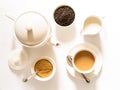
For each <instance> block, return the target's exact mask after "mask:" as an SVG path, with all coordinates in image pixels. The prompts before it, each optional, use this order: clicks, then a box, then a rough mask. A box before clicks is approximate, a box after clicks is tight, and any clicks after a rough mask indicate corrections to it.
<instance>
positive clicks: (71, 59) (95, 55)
mask: <svg viewBox="0 0 120 90" xmlns="http://www.w3.org/2000/svg"><path fill="white" fill-rule="evenodd" d="M81 51H86V52H89V53H90V54H91V56H92V57H93V58H94V63H93V65H92V67H91V68H90V69H88V70H80V69H79V68H78V67H77V66H76V65H75V63H74V62H75V57H76V55H77V54H78V53H79V52H81ZM98 52H99V51H98V49H97V48H96V47H94V46H93V45H91V44H88V43H83V44H81V46H80V47H78V48H75V49H74V50H73V52H72V53H71V54H70V55H68V56H67V57H68V62H69V63H70V65H71V66H72V67H73V68H74V69H75V71H77V72H78V73H80V74H81V73H82V74H89V73H92V72H93V71H94V70H95V69H96V67H97V65H98V64H99V57H98ZM82 57H83V56H82Z"/></svg>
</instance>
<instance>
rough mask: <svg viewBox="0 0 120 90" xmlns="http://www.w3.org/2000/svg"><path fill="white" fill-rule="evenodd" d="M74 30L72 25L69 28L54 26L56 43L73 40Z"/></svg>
mask: <svg viewBox="0 0 120 90" xmlns="http://www.w3.org/2000/svg"><path fill="white" fill-rule="evenodd" d="M75 36H76V28H75V25H74V23H72V24H71V25H70V26H59V25H56V38H57V39H58V41H60V42H63V43H67V42H70V41H72V40H74V39H75Z"/></svg>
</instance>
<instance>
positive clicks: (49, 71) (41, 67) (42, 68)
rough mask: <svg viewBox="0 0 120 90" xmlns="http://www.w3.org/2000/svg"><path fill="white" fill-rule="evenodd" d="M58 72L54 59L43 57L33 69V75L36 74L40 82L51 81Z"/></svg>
mask: <svg viewBox="0 0 120 90" xmlns="http://www.w3.org/2000/svg"><path fill="white" fill-rule="evenodd" d="M55 70H56V65H55V62H54V61H53V59H51V58H49V57H42V58H40V59H39V60H37V61H36V62H35V63H34V64H33V67H32V73H36V76H35V78H36V79H37V80H40V81H47V80H49V79H51V78H52V77H53V76H54V74H55Z"/></svg>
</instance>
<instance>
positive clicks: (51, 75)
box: [31, 56, 56, 81]
mask: <svg viewBox="0 0 120 90" xmlns="http://www.w3.org/2000/svg"><path fill="white" fill-rule="evenodd" d="M43 59H45V60H48V61H49V62H50V63H51V65H52V72H51V74H50V75H49V76H48V77H40V76H39V75H37V73H36V71H35V64H36V63H37V62H38V61H40V60H43ZM55 71H56V64H55V61H54V60H53V59H52V58H50V57H48V56H42V57H40V58H39V59H37V60H36V61H35V62H34V63H33V65H32V68H31V73H32V74H34V73H36V75H35V77H34V78H35V79H37V80H39V81H48V80H50V79H51V78H53V76H54V75H55ZM38 73H39V71H38Z"/></svg>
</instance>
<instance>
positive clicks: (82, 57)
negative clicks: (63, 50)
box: [72, 50, 95, 73]
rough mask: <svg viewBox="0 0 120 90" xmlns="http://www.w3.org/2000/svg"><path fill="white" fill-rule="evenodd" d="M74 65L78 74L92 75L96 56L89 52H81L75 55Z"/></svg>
mask: <svg viewBox="0 0 120 90" xmlns="http://www.w3.org/2000/svg"><path fill="white" fill-rule="evenodd" d="M72 63H73V67H74V68H75V70H76V71H77V72H79V73H90V72H91V71H92V70H93V69H94V66H95V56H94V54H93V53H92V52H91V51H89V50H80V51H78V52H77V53H76V54H75V56H74V58H73V60H72Z"/></svg>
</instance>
